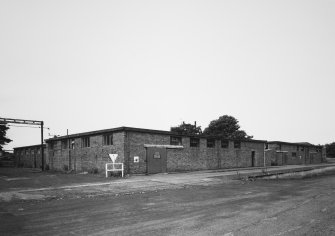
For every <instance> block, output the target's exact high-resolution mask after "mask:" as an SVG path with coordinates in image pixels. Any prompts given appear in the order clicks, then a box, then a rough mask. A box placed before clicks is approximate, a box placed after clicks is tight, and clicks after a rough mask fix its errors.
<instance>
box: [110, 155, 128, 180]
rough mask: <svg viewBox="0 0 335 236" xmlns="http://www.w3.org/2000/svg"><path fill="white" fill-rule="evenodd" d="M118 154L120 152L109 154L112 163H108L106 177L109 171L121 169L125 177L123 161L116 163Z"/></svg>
mask: <svg viewBox="0 0 335 236" xmlns="http://www.w3.org/2000/svg"><path fill="white" fill-rule="evenodd" d="M117 156H118V154H109V157H110V159H111V160H112V163H106V178H107V177H108V172H113V171H121V174H122V177H123V170H124V169H123V163H115V161H116V158H117ZM118 167H119V168H118Z"/></svg>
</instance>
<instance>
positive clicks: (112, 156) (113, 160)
mask: <svg viewBox="0 0 335 236" xmlns="http://www.w3.org/2000/svg"><path fill="white" fill-rule="evenodd" d="M117 156H118V155H117V154H109V157H110V159H111V160H112V162H113V163H114V162H115V160H116V158H117Z"/></svg>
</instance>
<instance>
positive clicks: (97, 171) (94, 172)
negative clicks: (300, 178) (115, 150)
mask: <svg viewBox="0 0 335 236" xmlns="http://www.w3.org/2000/svg"><path fill="white" fill-rule="evenodd" d="M88 173H90V174H98V173H99V170H98V168H97V167H92V168H91V169H89V171H88Z"/></svg>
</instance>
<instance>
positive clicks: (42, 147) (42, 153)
mask: <svg viewBox="0 0 335 236" xmlns="http://www.w3.org/2000/svg"><path fill="white" fill-rule="evenodd" d="M43 124H44V122H43V121H41V159H42V171H43V170H44V146H43Z"/></svg>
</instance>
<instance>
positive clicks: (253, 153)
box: [251, 151, 256, 167]
mask: <svg viewBox="0 0 335 236" xmlns="http://www.w3.org/2000/svg"><path fill="white" fill-rule="evenodd" d="M255 156H256V152H255V151H251V166H252V167H255V165H256V160H255Z"/></svg>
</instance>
